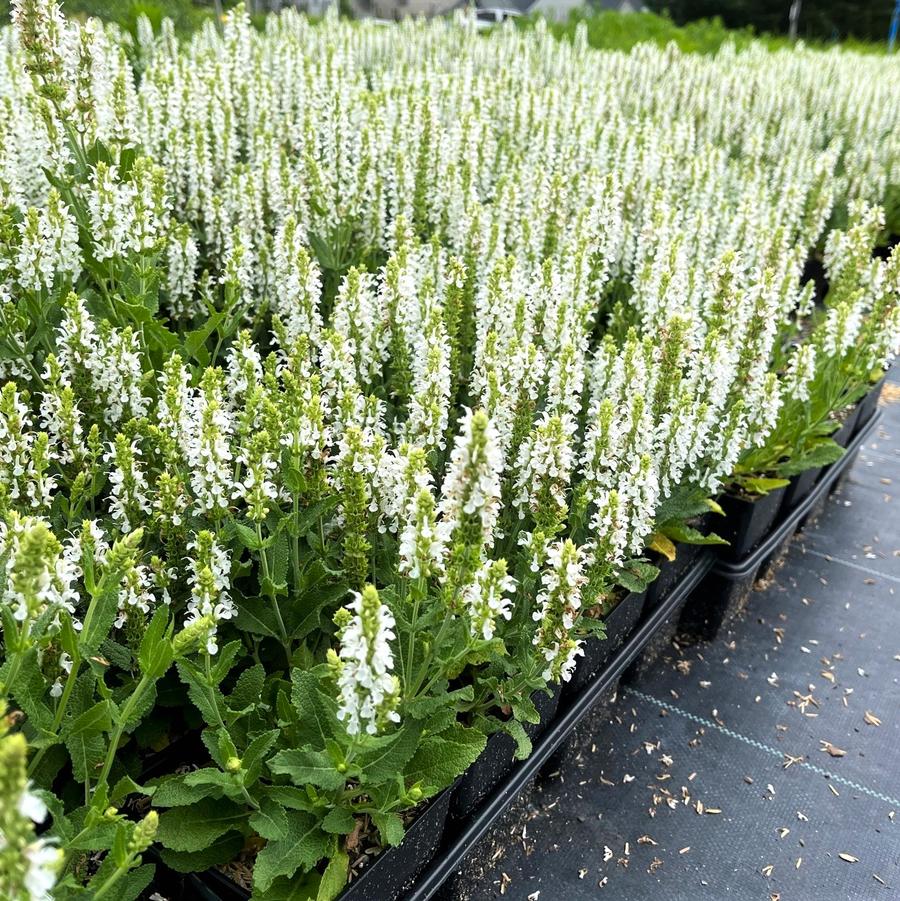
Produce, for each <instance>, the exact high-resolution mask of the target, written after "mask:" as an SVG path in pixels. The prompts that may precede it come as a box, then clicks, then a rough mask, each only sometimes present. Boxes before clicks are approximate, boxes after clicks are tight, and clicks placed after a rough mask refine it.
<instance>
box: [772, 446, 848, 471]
mask: <svg viewBox="0 0 900 901" xmlns="http://www.w3.org/2000/svg"><path fill="white" fill-rule="evenodd" d="M843 456H844V448H842V447H841V446H840V445H839V444H837V443H836V442H834V441H832V440H831V439H830V438H827V439H825V440H824V441H821V442H820V443H818V444H815V445H814V446H813V447H811V448H810V449H809V450H807V452H806V453H804V454H802V455H801V456H799V457H795V458H794V459H793V460H788V462H787V463H782V464H781V465H780V466H779V467H778V475H780V476H785V477H786V478H788V477H790V476H796V475H799V474H800V473H801V472H804V471H805V470H807V469H816V468H817V467H820V466H830V465H831V464H832V463H836V462H837V461H838V460H840V459H841V457H843Z"/></svg>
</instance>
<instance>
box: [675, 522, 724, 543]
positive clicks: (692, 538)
mask: <svg viewBox="0 0 900 901" xmlns="http://www.w3.org/2000/svg"><path fill="white" fill-rule="evenodd" d="M662 531H663V533H664V534H665V535H666V537H667V538H671V539H672V541H677V542H679V543H681V544H728V542H727V541H726V540H725V539H724V538H722V537H720V536H719V535H716V533H715V532H710V533H709V534H708V535H704V534H703V532H701V531H699V530H698V529H695V528H693V527H692V526H688V525H685V524H684V523H669V524H668V525H665V526H663V527H662Z"/></svg>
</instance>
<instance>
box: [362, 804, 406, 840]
mask: <svg viewBox="0 0 900 901" xmlns="http://www.w3.org/2000/svg"><path fill="white" fill-rule="evenodd" d="M370 815H371V817H372V822H373V823H374V824H375V828H376V829H378V834H379V835H380V836H381V841H382V842H383V843H384V844H386V845H391V847H397V845H399V844H400V842H402V841H403V836H404V835H406V828H405V827H404V825H403V820H402V819H401V818H400V816H399V814H396V813H382V812H381V811H372V813H371V814H370Z"/></svg>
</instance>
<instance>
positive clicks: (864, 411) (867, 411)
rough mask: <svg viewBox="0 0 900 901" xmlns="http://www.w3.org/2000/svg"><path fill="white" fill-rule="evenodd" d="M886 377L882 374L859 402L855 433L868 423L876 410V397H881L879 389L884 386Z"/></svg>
mask: <svg viewBox="0 0 900 901" xmlns="http://www.w3.org/2000/svg"><path fill="white" fill-rule="evenodd" d="M886 378H887V376H885V375H883V376H882V377H881V378H880V379H879V380H878V381H877V382H876V383H875V385H873V386H872V390H871V391H869V393H868V394H867V395H866V396H865V397H864V398H863V399H862V400H861V401H860V402H859V413H858V415H857V419H856V431H857V433H859V432H861V431H862V430H863V429H864V428H865V427H866V426H867V425H868V424H869V420H870V419H871V418H872V417H873V416H874V415H875V412H876V411H877V410H878V398H879V397H881V389H882V388H883V387H884V382H885V379H886Z"/></svg>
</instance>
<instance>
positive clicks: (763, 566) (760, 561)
mask: <svg viewBox="0 0 900 901" xmlns="http://www.w3.org/2000/svg"><path fill="white" fill-rule="evenodd" d="M876 425H877V418H876V419H873V420H870V422H869V425H868V426H867V428H866V429H864V430H863V431H862V432H860V433H859V434H857V435H856V436H855V437H854V438H853V440H852V441H851V442H850V443H849V445H848V447H847V453H845V454H844V456H843V457H841V459H840V460H838V461H837V462H835V463H832V464H831V466H828V467H826V468H825V470H824V471H823V473H822V477H821V479H820V480H819V481H818V482H817V483H816V485H815V487H814V488H813V489H812V491H810V492H809V494H808V495H807V496H806V498H804V500H803V501H801V502H800V503H798V504H797V505H796V506H795V507H794V509H793V510H791V511H789V512H786V513H784V514H783V515H782V516H780V517H779V521H778V525H777V526H776V527H775V528H773V529H772V530H771V531H770V532H769V533H768V535H766V536H765V537H764V540H763V541H761V542H760V543H759V544H758V545H757V547H756V548H755V549H754V550H752V551H751V552H750V553H748V554H746V555H745V556H744V557H743V558H742V559H740V560H736V561H735V560H727V559H720V560H719V562H718V563H717V564H716V566H715V568H714V569H713V570H712V572H711V573H710V574H709V575H708V576H707V577H706V578H705V579H704V580H703V583H702V584H701V585H700V586H699V588H698V589H697V591H696V592H695V593H694V595H693V596H692V597H691V600H690V602H689V603H688V604H687V605H686V606H685V608H684V610H683V611H682V615H681V621H680V623H679V627H680V629H681V631H683V632H684V633H685V634H687V635H689V636H691V637H692V638H695V639H697V640H701V641H711V640H712V639H714V638H715V637H716V636H717V635H718V634H719V632H720V631H721V630H722V628H723V627H724V626H725V625H726V624H727V623H728V622H729V620H731V619H733V618H734V617H735V616H736V615H737V614H738V613H739V612H740V610H741V609H742V607H743V606H744V605H745V604H746V602H747V598H749V596H750V592H751V591H752V589H753V583H754V582H755V581H756V580H757V578H759V576H760V575H761V574H763V573H765V572H766V571H767V570H768V569H769V568H770V567H771V566H772V564H773V562H775V561H777V559H778V558H779V556H780V555H781V554H782V553H783V552H784V551H785V550H786V547H787V544H788V542H789V541H790V539H791V536H792V535H793V534H794V532H796V531H797V529H798V528H800V526H801V524H802V523H803V522H804V521H805V520H806V519H807V518H808V517H809V516H810V514H811V513H812V511H813V510H814V509H815V508H816V507H817V505H819V504H820V503H821V502H822V501H823V500H824V499H825V498H826V497H827V496H828V492H829V491H831V489H832V487H833V486H834V484H835V482H836V481H837V480H838V479H839V478H840V476H841V475H842V473H844V472H845V471H846V470H847V469H848V467H849V466H850V465H851V464H852V461H853V459H854V458H855V456H856V454H857V453H858V452H859V448H860V446H861V445H862V444H863V442H864V441H865V440H866V439H867V438H868V436H869V435H870V434H871V433H872V431H873V430H874V429H875V427H876Z"/></svg>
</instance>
